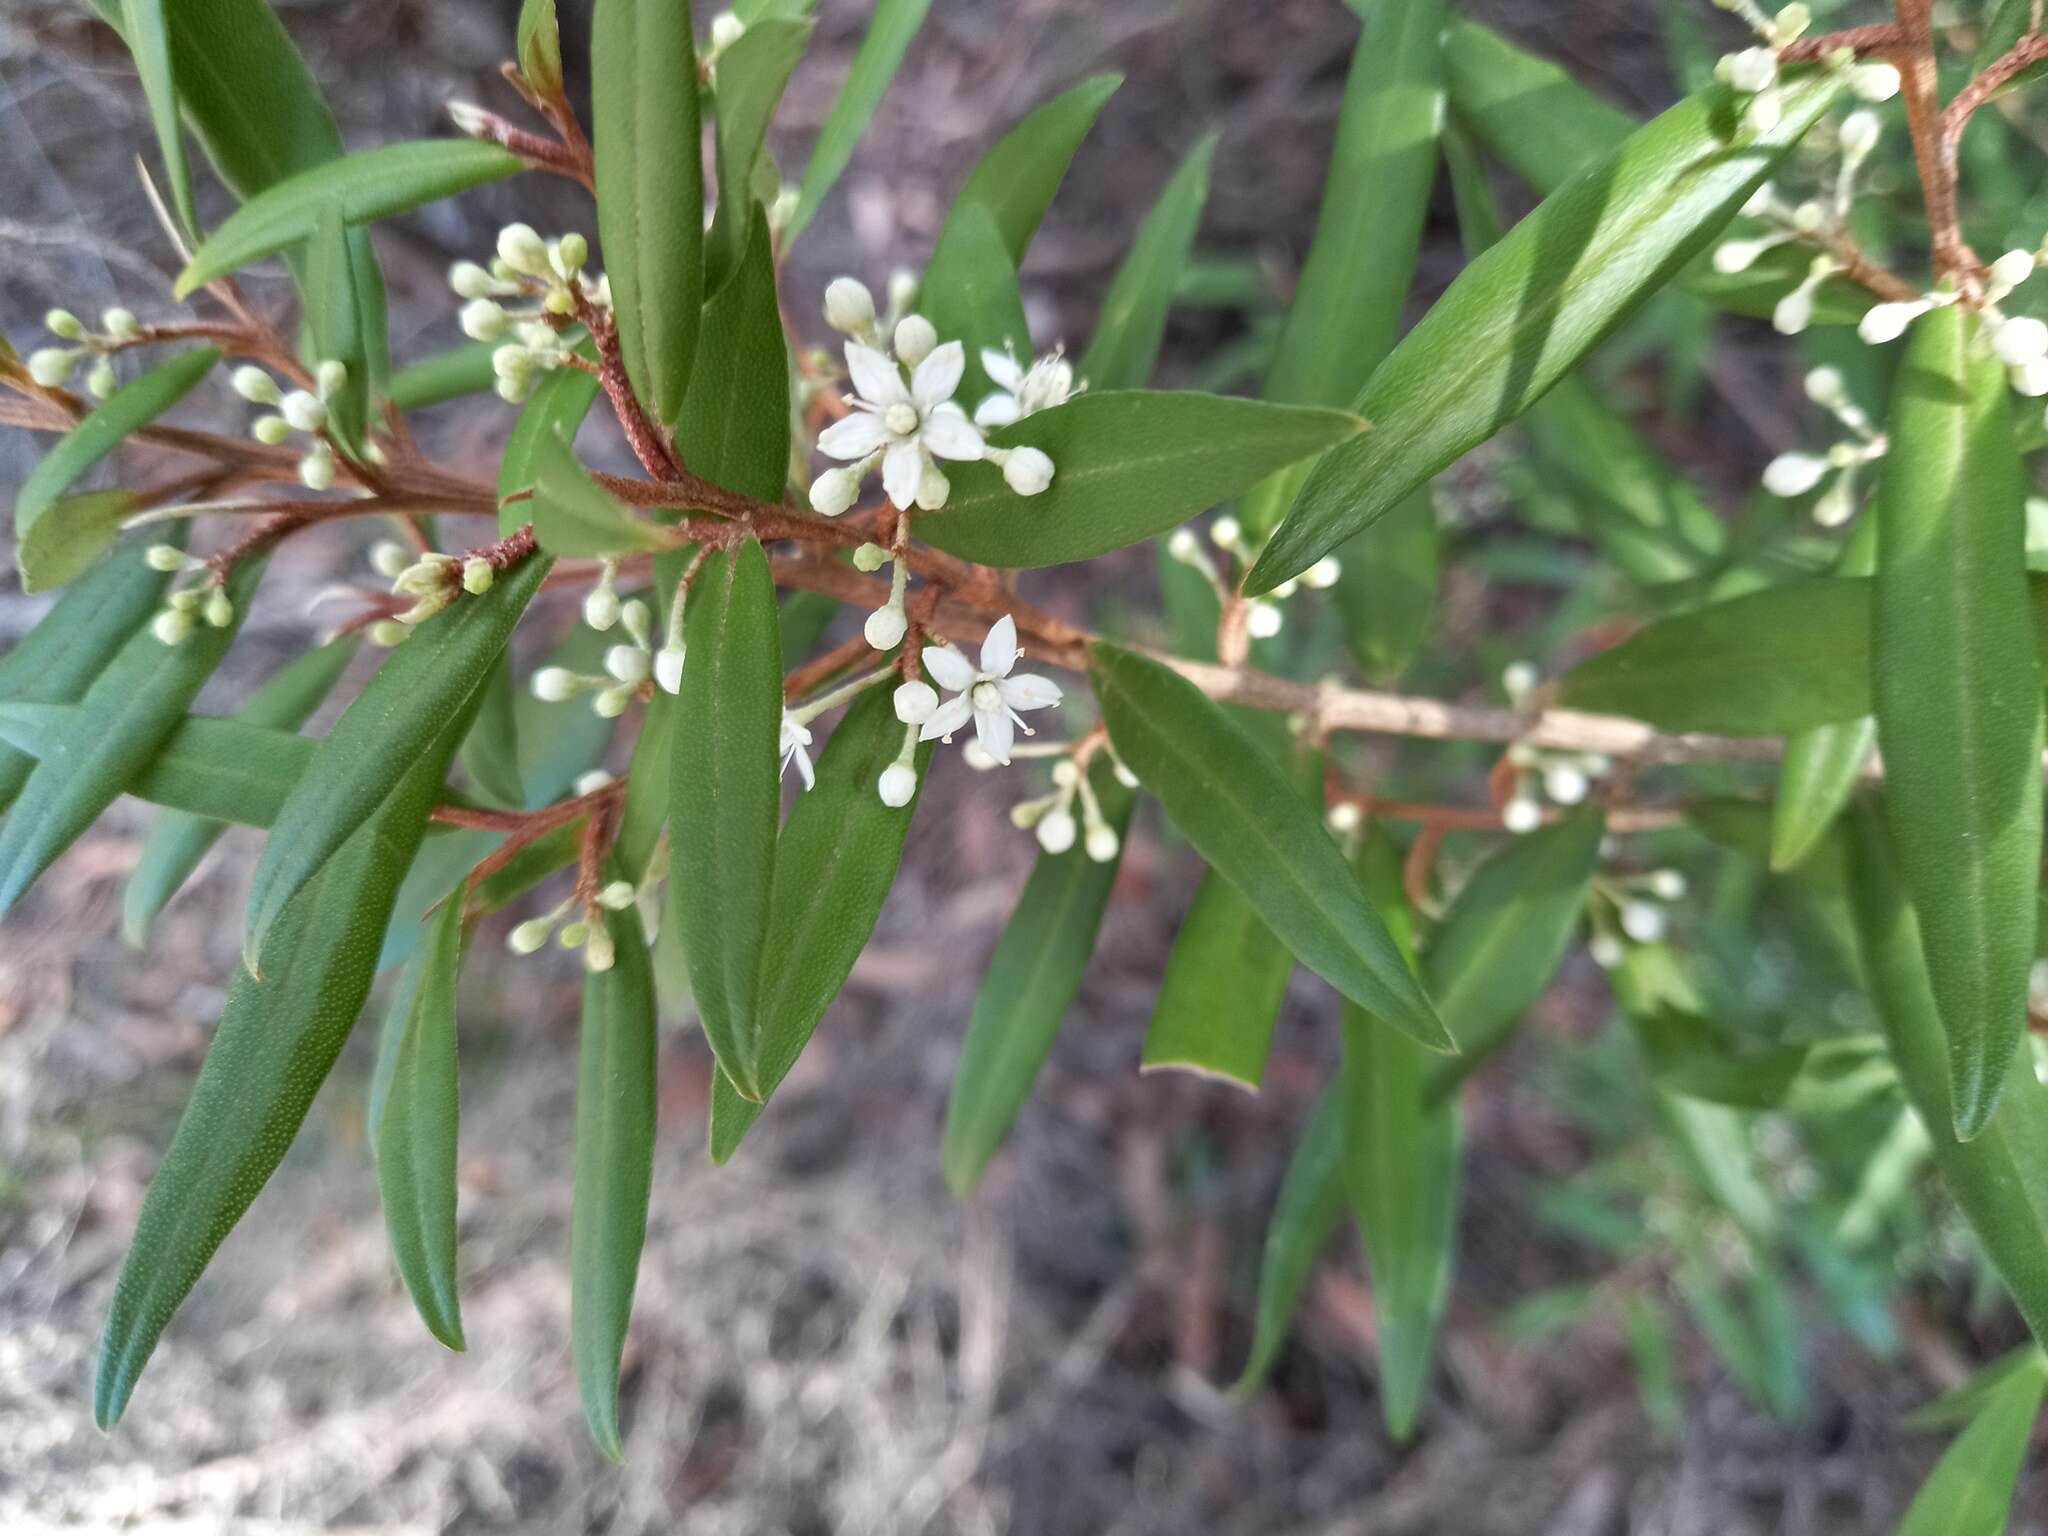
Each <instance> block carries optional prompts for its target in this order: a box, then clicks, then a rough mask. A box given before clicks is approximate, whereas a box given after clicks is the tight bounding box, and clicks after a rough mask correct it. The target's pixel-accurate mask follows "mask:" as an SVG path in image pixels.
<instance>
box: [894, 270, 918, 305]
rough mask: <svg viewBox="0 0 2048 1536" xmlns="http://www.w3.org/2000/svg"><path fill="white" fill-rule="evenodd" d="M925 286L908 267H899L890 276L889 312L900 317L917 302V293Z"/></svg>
mask: <svg viewBox="0 0 2048 1536" xmlns="http://www.w3.org/2000/svg"><path fill="white" fill-rule="evenodd" d="M922 286H923V283H922V281H921V280H920V279H919V277H918V275H917V274H916V273H915V272H913V271H911V270H910V269H909V268H908V267H898V268H897V269H896V270H895V271H894V272H891V273H890V274H889V312H890V313H891V314H895V315H900V314H903V313H905V312H906V311H908V310H909V308H910V306H911V305H913V304H915V303H916V302H917V291H918V289H919V288H920V287H922Z"/></svg>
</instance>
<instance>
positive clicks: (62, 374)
mask: <svg viewBox="0 0 2048 1536" xmlns="http://www.w3.org/2000/svg"><path fill="white" fill-rule="evenodd" d="M77 361H78V353H77V352H76V351H74V350H72V349H71V348H69V347H38V348H37V349H36V350H35V351H33V352H31V353H29V355H28V376H29V377H30V378H32V379H34V380H35V381H36V382H37V383H38V384H40V385H42V386H43V388H45V389H55V388H56V387H57V386H58V385H59V384H62V383H63V382H64V381H65V380H66V379H68V378H70V377H71V369H72V365H73V364H75V363H76V362H77Z"/></svg>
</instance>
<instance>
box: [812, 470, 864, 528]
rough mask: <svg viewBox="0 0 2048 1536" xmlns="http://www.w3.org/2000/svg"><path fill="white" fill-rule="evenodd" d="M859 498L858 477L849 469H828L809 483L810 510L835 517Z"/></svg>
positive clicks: (823, 515)
mask: <svg viewBox="0 0 2048 1536" xmlns="http://www.w3.org/2000/svg"><path fill="white" fill-rule="evenodd" d="M859 496H860V476H859V475H858V474H856V473H855V472H854V471H852V470H850V469H828V470H826V471H825V473H823V474H822V475H820V476H818V478H817V479H815V480H813V481H812V482H811V510H812V511H813V512H816V513H817V514H818V515H819V516H821V517H837V516H839V514H840V513H842V512H844V511H845V510H846V509H847V508H848V507H850V506H852V505H853V504H854V502H855V500H857V499H858V498H859Z"/></svg>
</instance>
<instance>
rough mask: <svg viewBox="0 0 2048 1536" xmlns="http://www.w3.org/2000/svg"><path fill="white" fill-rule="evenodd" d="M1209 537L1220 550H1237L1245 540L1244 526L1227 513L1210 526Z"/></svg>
mask: <svg viewBox="0 0 2048 1536" xmlns="http://www.w3.org/2000/svg"><path fill="white" fill-rule="evenodd" d="M1209 537H1210V538H1212V539H1214V540H1215V541H1216V546H1217V548H1219V549H1235V548H1237V546H1238V545H1239V544H1240V543H1241V542H1242V541H1243V539H1244V525H1243V524H1242V523H1240V522H1239V521H1238V520H1237V519H1236V518H1234V517H1232V516H1230V515H1229V514H1228V513H1225V514H1224V515H1223V516H1222V517H1219V518H1217V519H1216V521H1215V522H1213V523H1211V524H1210V525H1209Z"/></svg>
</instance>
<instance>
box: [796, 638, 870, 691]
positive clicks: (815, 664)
mask: <svg viewBox="0 0 2048 1536" xmlns="http://www.w3.org/2000/svg"><path fill="white" fill-rule="evenodd" d="M873 654H874V647H873V646H871V645H869V644H868V641H867V636H865V635H849V636H848V637H847V638H846V639H844V640H842V641H840V642H839V644H837V645H835V646H833V647H832V649H831V650H829V651H826V652H825V653H824V654H823V655H819V656H813V657H812V658H811V659H810V660H809V661H807V662H805V663H804V664H803V665H802V666H800V667H796V668H794V669H792V670H791V671H790V673H789V674H788V676H786V677H784V678H783V680H782V698H783V702H784V703H788V704H794V703H795V702H796V701H797V700H798V699H800V698H802V697H803V696H804V695H805V694H807V693H809V692H811V690H813V689H814V688H816V687H817V686H818V685H819V684H821V683H824V682H826V681H828V680H829V679H831V678H833V677H836V676H838V674H840V673H841V672H844V671H845V670H846V669H847V668H848V667H851V666H853V665H855V664H856V663H858V662H860V661H863V660H865V659H866V658H867V657H869V656H872V655H873Z"/></svg>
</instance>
